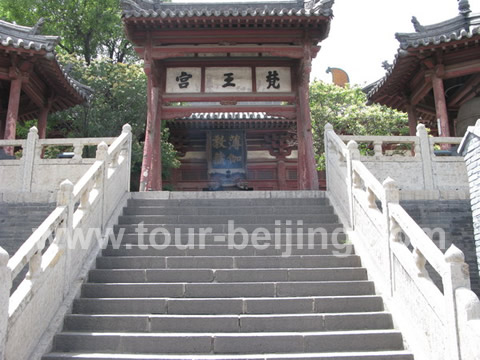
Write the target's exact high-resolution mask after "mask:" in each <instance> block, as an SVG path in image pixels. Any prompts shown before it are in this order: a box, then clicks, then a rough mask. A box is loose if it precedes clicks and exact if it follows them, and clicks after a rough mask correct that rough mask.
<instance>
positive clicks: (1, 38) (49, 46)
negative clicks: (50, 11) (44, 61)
mask: <svg viewBox="0 0 480 360" xmlns="http://www.w3.org/2000/svg"><path fill="white" fill-rule="evenodd" d="M42 22H43V21H42V20H41V21H40V22H39V23H37V25H35V26H34V27H28V26H21V25H17V24H12V23H9V22H6V21H3V20H0V43H1V45H2V46H5V47H13V48H15V49H19V48H21V49H25V50H35V51H42V50H44V51H45V52H47V53H48V54H51V55H53V53H54V50H55V47H56V46H57V44H58V43H59V42H60V37H59V36H49V35H40V34H39V33H38V32H39V31H40V30H41V25H42Z"/></svg>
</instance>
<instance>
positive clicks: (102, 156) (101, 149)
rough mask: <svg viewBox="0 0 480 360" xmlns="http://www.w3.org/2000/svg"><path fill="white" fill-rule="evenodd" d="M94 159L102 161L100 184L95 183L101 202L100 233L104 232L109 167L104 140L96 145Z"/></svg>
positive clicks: (106, 146)
mask: <svg viewBox="0 0 480 360" xmlns="http://www.w3.org/2000/svg"><path fill="white" fill-rule="evenodd" d="M95 158H96V160H97V161H102V162H103V163H102V169H101V173H102V174H101V176H100V179H99V181H100V184H98V183H97V184H96V187H97V189H98V191H99V196H100V202H101V209H102V212H101V216H102V218H101V219H100V224H101V229H102V234H103V232H104V230H105V229H104V228H105V216H106V214H105V212H106V211H107V210H106V201H105V184H106V182H107V180H108V168H109V164H108V162H109V156H108V145H107V144H106V143H105V142H103V141H102V142H101V143H100V144H98V146H97V154H96V157H95Z"/></svg>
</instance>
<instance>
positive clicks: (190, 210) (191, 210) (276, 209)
mask: <svg viewBox="0 0 480 360" xmlns="http://www.w3.org/2000/svg"><path fill="white" fill-rule="evenodd" d="M333 213H334V210H333V207H332V206H330V205H312V206H255V207H252V206H197V207H194V206H190V207H169V206H145V205H143V204H142V205H139V206H130V207H126V208H125V209H123V215H245V214H271V215H291V214H295V215H299V214H306V215H312V214H333Z"/></svg>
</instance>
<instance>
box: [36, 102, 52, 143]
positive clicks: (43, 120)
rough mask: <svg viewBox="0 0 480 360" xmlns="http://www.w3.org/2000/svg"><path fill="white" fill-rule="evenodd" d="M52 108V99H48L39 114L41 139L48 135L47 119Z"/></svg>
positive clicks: (39, 135) (39, 134)
mask: <svg viewBox="0 0 480 360" xmlns="http://www.w3.org/2000/svg"><path fill="white" fill-rule="evenodd" d="M51 108H52V100H48V101H47V103H46V104H45V106H44V107H43V108H42V109H41V110H40V114H39V115H38V137H39V138H40V139H45V138H46V137H47V119H48V114H49V113H50V109H51Z"/></svg>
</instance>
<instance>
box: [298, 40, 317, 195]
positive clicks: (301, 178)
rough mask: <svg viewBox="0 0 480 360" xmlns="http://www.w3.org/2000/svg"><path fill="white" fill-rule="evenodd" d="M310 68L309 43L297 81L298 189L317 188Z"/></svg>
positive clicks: (301, 62) (305, 48)
mask: <svg viewBox="0 0 480 360" xmlns="http://www.w3.org/2000/svg"><path fill="white" fill-rule="evenodd" d="M311 70H312V56H311V45H310V44H309V43H308V42H307V43H306V44H305V45H304V57H303V59H302V60H301V61H300V67H299V81H298V85H297V86H298V108H297V141H298V170H297V172H298V190H318V174H317V169H316V168H317V166H316V162H315V153H314V150H313V135H312V123H311V117H310V101H309V100H310V96H309V82H310V72H311Z"/></svg>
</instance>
